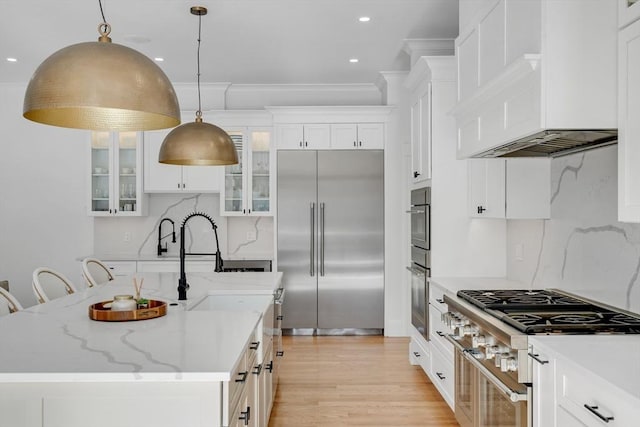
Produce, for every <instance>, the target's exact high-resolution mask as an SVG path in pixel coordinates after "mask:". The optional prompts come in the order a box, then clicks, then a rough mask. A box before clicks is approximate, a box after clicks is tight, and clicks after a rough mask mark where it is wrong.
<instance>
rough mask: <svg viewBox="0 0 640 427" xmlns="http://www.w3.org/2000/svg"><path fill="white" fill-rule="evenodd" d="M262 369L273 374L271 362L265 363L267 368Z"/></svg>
mask: <svg viewBox="0 0 640 427" xmlns="http://www.w3.org/2000/svg"><path fill="white" fill-rule="evenodd" d="M264 369H266V370H267V371H269V372H273V360H272V361H271V362H269V363H267V366H265V367H264Z"/></svg>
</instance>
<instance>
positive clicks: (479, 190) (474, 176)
mask: <svg viewBox="0 0 640 427" xmlns="http://www.w3.org/2000/svg"><path fill="white" fill-rule="evenodd" d="M467 165H468V173H469V186H468V191H469V194H468V197H469V203H468V207H469V216H471V217H477V218H504V216H505V191H504V188H505V187H504V182H505V161H504V160H503V159H477V160H476V159H473V160H467Z"/></svg>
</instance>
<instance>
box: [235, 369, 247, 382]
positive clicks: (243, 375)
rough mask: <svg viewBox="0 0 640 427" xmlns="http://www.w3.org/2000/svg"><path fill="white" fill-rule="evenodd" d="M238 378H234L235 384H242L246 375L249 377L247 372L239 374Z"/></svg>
mask: <svg viewBox="0 0 640 427" xmlns="http://www.w3.org/2000/svg"><path fill="white" fill-rule="evenodd" d="M239 375H240V378H236V382H237V383H243V382H245V381H246V380H247V375H249V371H244V372H239Z"/></svg>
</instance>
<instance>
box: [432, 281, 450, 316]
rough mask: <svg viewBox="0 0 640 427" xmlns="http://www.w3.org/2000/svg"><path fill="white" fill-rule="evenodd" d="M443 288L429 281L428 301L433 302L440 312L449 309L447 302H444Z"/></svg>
mask: <svg viewBox="0 0 640 427" xmlns="http://www.w3.org/2000/svg"><path fill="white" fill-rule="evenodd" d="M444 293H445V290H444V289H443V288H441V287H440V286H438V285H436V284H434V283H433V282H429V303H431V304H433V306H434V307H435V308H437V309H438V310H439V311H440V312H442V313H446V312H447V311H449V308H448V307H447V304H445V302H444Z"/></svg>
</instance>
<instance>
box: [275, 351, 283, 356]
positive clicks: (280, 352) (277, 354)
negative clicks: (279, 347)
mask: <svg viewBox="0 0 640 427" xmlns="http://www.w3.org/2000/svg"><path fill="white" fill-rule="evenodd" d="M276 356H278V357H282V356H284V351H276Z"/></svg>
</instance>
